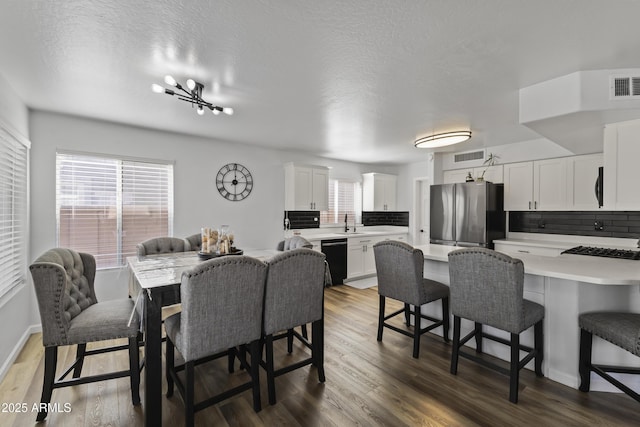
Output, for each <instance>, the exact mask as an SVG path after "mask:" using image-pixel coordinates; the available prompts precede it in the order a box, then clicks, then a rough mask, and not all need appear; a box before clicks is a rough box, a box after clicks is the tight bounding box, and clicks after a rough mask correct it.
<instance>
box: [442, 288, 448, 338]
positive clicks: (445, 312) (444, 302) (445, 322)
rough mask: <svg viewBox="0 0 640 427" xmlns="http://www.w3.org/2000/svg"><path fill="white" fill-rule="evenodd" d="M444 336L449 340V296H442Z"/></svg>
mask: <svg viewBox="0 0 640 427" xmlns="http://www.w3.org/2000/svg"><path fill="white" fill-rule="evenodd" d="M442 337H443V338H444V342H449V298H442Z"/></svg>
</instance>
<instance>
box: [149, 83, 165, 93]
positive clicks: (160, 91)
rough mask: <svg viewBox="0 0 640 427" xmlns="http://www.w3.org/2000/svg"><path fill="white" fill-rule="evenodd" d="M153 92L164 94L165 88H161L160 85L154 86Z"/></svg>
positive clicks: (152, 87) (152, 86)
mask: <svg viewBox="0 0 640 427" xmlns="http://www.w3.org/2000/svg"><path fill="white" fill-rule="evenodd" d="M151 90H152V91H154V92H155V93H163V92H164V88H163V87H162V86H160V85H159V84H155V83H154V84H152V85H151Z"/></svg>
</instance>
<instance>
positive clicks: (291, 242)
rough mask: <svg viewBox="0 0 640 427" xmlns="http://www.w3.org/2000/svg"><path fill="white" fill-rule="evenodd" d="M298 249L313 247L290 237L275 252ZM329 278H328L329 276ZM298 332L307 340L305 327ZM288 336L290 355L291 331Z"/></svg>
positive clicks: (304, 241) (299, 238)
mask: <svg viewBox="0 0 640 427" xmlns="http://www.w3.org/2000/svg"><path fill="white" fill-rule="evenodd" d="M298 248H307V249H311V248H313V245H312V244H311V242H309V241H308V240H307V239H305V238H304V237H302V236H292V237H287V238H286V239H284V240H281V241H280V242H278V245H277V246H276V250H278V251H290V250H292V249H298ZM329 277H330V276H329ZM300 330H301V331H302V336H303V337H304V338H308V336H309V335H308V331H307V325H306V324H304V325H300ZM288 333H289V336H288V337H287V343H288V345H287V347H288V349H289V353H291V351H292V346H293V333H294V332H293V329H291V330H289V332H288Z"/></svg>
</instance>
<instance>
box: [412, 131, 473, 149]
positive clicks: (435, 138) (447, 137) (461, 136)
mask: <svg viewBox="0 0 640 427" xmlns="http://www.w3.org/2000/svg"><path fill="white" fill-rule="evenodd" d="M469 138H471V131H470V130H460V131H455V132H445V133H439V134H436V135H429V136H425V137H422V138H419V139H417V140H416V142H415V143H414V145H415V146H416V147H417V148H437V147H444V146H447V145H453V144H459V143H461V142H464V141H466V140H467V139H469Z"/></svg>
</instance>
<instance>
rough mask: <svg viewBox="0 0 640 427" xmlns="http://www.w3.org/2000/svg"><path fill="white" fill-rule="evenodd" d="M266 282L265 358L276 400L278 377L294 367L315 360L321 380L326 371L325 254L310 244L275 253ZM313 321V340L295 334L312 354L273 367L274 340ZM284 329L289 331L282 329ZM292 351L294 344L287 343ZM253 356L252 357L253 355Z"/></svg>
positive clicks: (272, 398)
mask: <svg viewBox="0 0 640 427" xmlns="http://www.w3.org/2000/svg"><path fill="white" fill-rule="evenodd" d="M267 264H268V265H269V271H268V273H267V284H266V289H265V298H264V331H263V333H264V338H263V340H264V345H265V349H266V352H265V353H266V354H265V360H264V361H263V363H262V366H263V367H264V368H265V370H266V372H267V389H268V392H269V404H271V405H273V404H275V403H276V388H275V378H276V377H277V376H280V375H283V374H286V373H287V372H290V371H292V370H294V369H298V368H301V367H303V366H306V365H309V364H313V365H314V366H315V367H316V369H317V371H318V380H319V381H320V382H324V381H325V375H324V283H325V268H326V264H325V255H324V254H323V253H320V252H317V251H314V250H312V249H307V248H298V249H292V250H289V251H285V252H283V253H281V254H277V255H275V256H274V257H273V258H272V259H270V260H269V261H268V263H267ZM307 323H311V342H309V340H308V339H307V338H305V337H303V336H301V335H299V334H298V333H297V332H296V333H295V337H296V338H297V339H299V340H300V341H301V342H302V344H303V345H304V346H305V347H307V348H308V349H310V350H311V356H310V357H307V358H305V359H303V360H299V361H298V362H296V363H293V364H289V365H286V366H284V367H281V368H279V369H274V351H273V343H274V341H275V340H278V339H280V338H285V337H288V331H291V330H293V328H294V327H296V326H299V325H306V324H307ZM281 331H287V332H284V333H280V334H279V332H281ZM288 351H289V353H291V351H292V349H291V346H290V345H288ZM252 359H253V358H252Z"/></svg>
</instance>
